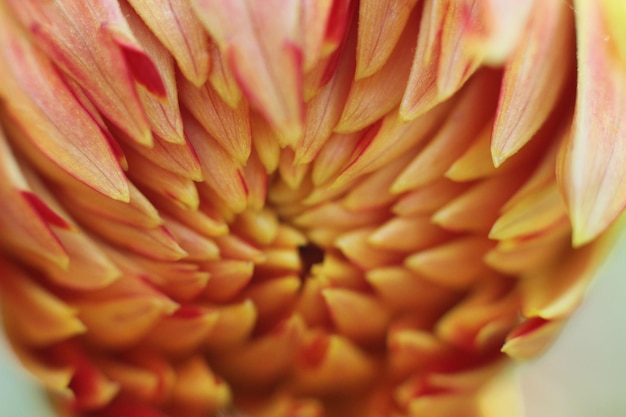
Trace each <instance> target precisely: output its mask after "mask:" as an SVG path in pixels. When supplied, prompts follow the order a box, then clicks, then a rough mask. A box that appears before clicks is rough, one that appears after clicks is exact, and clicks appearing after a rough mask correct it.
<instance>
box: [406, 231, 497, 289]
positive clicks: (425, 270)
mask: <svg viewBox="0 0 626 417" xmlns="http://www.w3.org/2000/svg"><path fill="white" fill-rule="evenodd" d="M493 246H494V243H493V242H491V241H489V240H487V239H485V238H482V237H479V236H470V237H461V238H458V239H456V240H452V241H450V242H448V243H444V244H442V245H440V246H436V247H434V248H432V249H428V250H424V251H421V252H417V253H416V254H414V255H411V256H409V257H408V258H407V259H406V260H405V264H406V266H407V267H408V268H409V269H410V270H412V271H415V272H417V273H418V274H421V275H422V276H424V277H425V278H429V279H432V280H433V281H434V282H436V283H439V284H441V285H445V286H449V287H451V288H461V289H462V288H465V287H467V286H468V285H470V284H471V283H472V282H474V280H475V279H477V278H478V277H479V276H480V275H481V274H484V273H485V271H486V266H485V265H484V263H483V261H482V257H483V256H484V255H485V253H487V251H488V250H489V249H491V248H492V247H493Z"/></svg>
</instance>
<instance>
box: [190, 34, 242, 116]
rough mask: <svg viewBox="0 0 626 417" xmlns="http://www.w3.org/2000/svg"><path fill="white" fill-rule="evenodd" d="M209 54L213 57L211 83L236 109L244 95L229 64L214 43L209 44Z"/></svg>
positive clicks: (225, 100)
mask: <svg viewBox="0 0 626 417" xmlns="http://www.w3.org/2000/svg"><path fill="white" fill-rule="evenodd" d="M209 54H210V55H211V72H210V73H209V82H210V83H211V86H212V87H213V89H215V91H217V94H219V96H220V97H221V98H222V100H224V102H225V103H226V104H228V105H229V106H230V107H231V108H233V109H236V108H237V107H238V106H239V102H240V101H241V96H242V94H241V90H240V89H239V86H238V85H237V80H236V79H235V75H234V74H233V72H232V71H231V70H230V69H229V68H228V64H227V63H225V62H224V59H225V57H224V56H222V54H221V53H220V50H219V47H218V46H217V45H215V43H214V42H209ZM190 81H191V80H190Z"/></svg>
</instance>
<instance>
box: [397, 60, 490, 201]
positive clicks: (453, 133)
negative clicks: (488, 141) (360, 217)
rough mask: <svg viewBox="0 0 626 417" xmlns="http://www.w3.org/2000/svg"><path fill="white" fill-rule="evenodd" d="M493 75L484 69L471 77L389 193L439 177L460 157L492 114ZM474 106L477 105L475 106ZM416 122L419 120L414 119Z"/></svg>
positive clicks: (413, 186) (426, 182) (407, 188)
mask: <svg viewBox="0 0 626 417" xmlns="http://www.w3.org/2000/svg"><path fill="white" fill-rule="evenodd" d="M497 82H498V76H497V73H494V72H491V71H488V70H485V71H483V72H480V73H478V74H477V75H476V77H474V78H472V80H471V81H470V82H469V83H468V84H467V86H466V87H465V88H464V89H463V92H461V93H460V94H461V96H460V98H459V100H458V103H457V104H456V106H455V107H454V108H453V110H452V112H451V113H450V115H449V116H448V118H447V119H446V121H444V124H443V127H442V128H441V129H440V130H439V132H437V134H436V135H435V136H434V137H433V138H432V139H431V141H430V142H429V143H428V145H427V146H426V147H425V148H424V149H423V150H422V151H421V152H420V153H419V154H418V155H417V156H416V157H415V159H414V160H413V162H411V164H409V166H408V167H407V168H406V169H405V170H404V171H403V173H402V174H400V175H399V176H398V179H397V180H396V182H395V183H394V185H393V187H392V189H391V190H392V192H395V193H400V192H403V191H407V190H410V189H413V188H416V187H418V186H421V185H425V184H428V183H429V182H431V181H434V180H436V179H437V178H439V177H441V176H442V175H443V174H444V173H445V172H446V171H447V170H448V169H449V168H450V166H451V165H452V163H453V162H454V161H455V160H456V159H457V158H458V157H459V156H461V155H462V154H463V152H464V151H465V150H466V149H467V148H468V147H469V146H470V144H471V141H472V140H474V139H475V138H476V137H477V136H478V135H479V133H480V131H481V129H482V128H483V127H484V126H485V124H486V123H487V122H488V120H489V117H491V115H492V114H493V111H494V109H495V105H496V99H497V89H498V85H497V84H496V83H497ZM477 103H480V105H479V106H477ZM418 120H419V119H418Z"/></svg>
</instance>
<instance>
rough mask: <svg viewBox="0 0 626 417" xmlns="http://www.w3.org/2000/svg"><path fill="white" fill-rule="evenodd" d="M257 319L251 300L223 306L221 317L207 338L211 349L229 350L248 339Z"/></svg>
mask: <svg viewBox="0 0 626 417" xmlns="http://www.w3.org/2000/svg"><path fill="white" fill-rule="evenodd" d="M256 320H257V313H256V308H255V307H254V303H253V302H252V301H250V300H245V301H242V302H240V303H237V304H230V305H225V306H221V307H220V308H219V318H218V320H217V323H215V326H213V330H211V332H210V333H209V335H208V336H207V339H206V343H205V346H206V347H207V348H208V349H209V350H210V351H222V350H229V349H232V348H233V347H235V346H237V345H240V344H241V343H243V342H244V341H245V340H247V339H248V337H249V336H250V334H251V333H252V330H253V329H254V326H255V324H256Z"/></svg>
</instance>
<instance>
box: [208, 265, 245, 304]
mask: <svg viewBox="0 0 626 417" xmlns="http://www.w3.org/2000/svg"><path fill="white" fill-rule="evenodd" d="M202 270H203V271H207V272H208V273H210V274H211V278H210V279H209V281H208V282H207V285H206V289H205V294H204V297H205V298H207V299H208V300H210V301H214V302H222V303H224V302H227V301H229V300H231V299H232V298H233V297H235V296H236V295H237V294H238V293H239V292H240V291H241V290H243V289H244V288H245V287H246V286H247V285H248V283H249V282H250V280H251V279H252V272H253V271H254V263H253V262H249V261H237V260H230V259H222V260H219V261H215V262H206V263H203V264H202Z"/></svg>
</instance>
